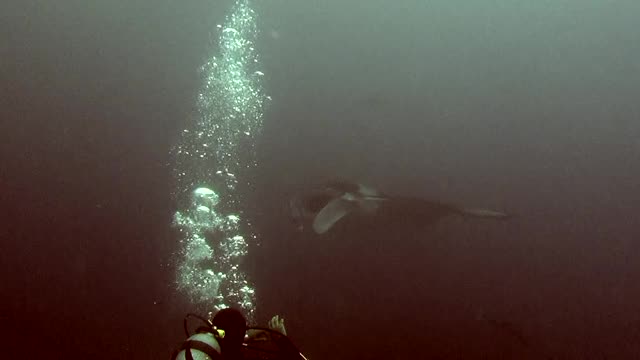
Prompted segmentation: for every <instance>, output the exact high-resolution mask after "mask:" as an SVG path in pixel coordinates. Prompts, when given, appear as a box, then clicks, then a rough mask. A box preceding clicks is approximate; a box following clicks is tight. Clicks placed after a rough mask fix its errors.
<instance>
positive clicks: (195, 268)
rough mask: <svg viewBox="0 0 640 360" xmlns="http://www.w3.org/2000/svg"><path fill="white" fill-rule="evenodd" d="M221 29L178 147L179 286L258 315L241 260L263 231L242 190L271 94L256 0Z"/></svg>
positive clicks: (197, 299)
mask: <svg viewBox="0 0 640 360" xmlns="http://www.w3.org/2000/svg"><path fill="white" fill-rule="evenodd" d="M217 28H218V29H217V33H218V35H219V39H218V40H219V47H218V54H217V55H212V56H211V57H210V58H209V60H208V61H207V62H206V63H205V64H204V65H203V66H202V68H201V69H200V70H201V74H202V77H203V85H202V90H201V91H200V92H199V94H198V99H197V111H196V114H195V117H194V119H193V121H192V123H191V124H190V125H189V128H188V129H185V130H183V132H182V137H181V139H180V141H179V143H178V145H177V146H176V147H175V148H174V155H175V158H176V168H175V175H176V178H177V191H176V195H177V200H178V204H179V210H178V211H177V212H176V213H175V219H174V223H175V225H176V227H177V228H178V229H179V230H180V243H181V251H180V256H179V258H180V260H179V263H178V264H177V271H178V274H177V285H178V289H179V290H181V291H182V292H184V293H185V294H186V296H188V297H189V299H190V300H191V301H192V303H194V305H196V306H199V307H200V306H202V307H203V308H206V309H207V310H215V309H219V308H223V307H227V306H240V307H241V308H243V309H244V310H245V315H247V317H248V318H251V317H252V316H253V313H254V311H255V299H254V289H253V287H252V286H251V284H250V282H249V281H248V279H247V277H246V274H245V273H243V272H242V270H241V268H240V266H239V265H240V263H241V261H242V258H243V257H244V256H245V255H246V254H247V244H248V243H247V242H248V241H255V240H256V235H255V234H254V233H253V232H252V229H251V224H250V223H249V222H248V221H247V219H245V218H244V216H243V208H244V207H245V202H244V196H243V193H244V194H246V193H247V191H248V190H249V186H248V185H249V184H248V176H247V175H248V174H249V172H250V171H251V170H252V169H253V168H255V166H256V155H255V140H256V137H257V136H259V134H260V131H261V128H262V120H263V109H264V106H265V102H266V100H267V99H268V97H267V96H265V95H264V93H263V91H262V87H261V78H262V75H263V73H262V72H260V71H259V70H258V67H259V62H258V56H257V54H256V51H255V48H254V41H255V39H256V36H257V26H256V14H255V12H254V10H253V9H252V8H251V6H250V1H248V0H238V1H237V2H236V3H235V5H234V6H233V8H232V10H231V12H230V13H229V15H228V16H227V17H226V20H225V23H224V24H223V25H218V26H217ZM214 45H215V44H214ZM213 47H214V48H215V46H213Z"/></svg>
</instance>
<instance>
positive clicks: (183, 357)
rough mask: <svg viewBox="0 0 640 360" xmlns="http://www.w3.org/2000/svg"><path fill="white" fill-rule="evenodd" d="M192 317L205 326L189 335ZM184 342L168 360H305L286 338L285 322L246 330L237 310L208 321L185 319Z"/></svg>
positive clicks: (278, 320) (273, 321)
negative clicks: (188, 322) (189, 321)
mask: <svg viewBox="0 0 640 360" xmlns="http://www.w3.org/2000/svg"><path fill="white" fill-rule="evenodd" d="M189 317H195V318H197V319H199V320H201V321H202V322H203V323H204V325H202V326H200V327H198V328H197V330H196V332H195V334H193V335H190V334H189V330H188V328H187V319H188V318H189ZM184 330H185V333H186V335H187V340H186V341H185V342H183V343H182V346H181V347H180V348H179V349H178V350H176V351H175V352H174V354H173V355H172V356H171V359H172V360H218V359H219V360H253V359H261V360H307V358H306V357H305V356H304V355H302V353H301V352H300V351H299V350H298V348H297V347H296V346H295V345H294V344H293V343H292V342H291V340H290V339H289V338H288V337H287V334H286V330H285V327H284V319H282V318H280V317H279V316H277V315H276V316H274V317H273V318H272V319H271V320H270V321H269V327H268V328H264V327H248V326H247V323H246V319H245V317H244V316H243V315H242V313H241V312H240V311H238V310H236V309H232V308H226V309H222V310H220V311H218V312H217V313H216V314H215V316H214V317H213V319H211V320H207V319H204V318H203V317H200V316H198V315H195V314H187V316H185V318H184Z"/></svg>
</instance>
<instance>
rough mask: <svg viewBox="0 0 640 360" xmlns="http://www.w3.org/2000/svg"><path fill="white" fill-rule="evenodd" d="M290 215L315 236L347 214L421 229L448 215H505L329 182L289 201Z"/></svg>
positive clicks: (299, 227)
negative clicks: (318, 188) (309, 227)
mask: <svg viewBox="0 0 640 360" xmlns="http://www.w3.org/2000/svg"><path fill="white" fill-rule="evenodd" d="M290 209H291V216H292V218H293V220H294V222H295V223H296V224H297V225H298V229H300V230H302V229H304V228H305V225H308V224H310V225H311V228H312V229H313V231H314V232H315V233H317V234H324V233H326V232H328V231H329V230H331V228H333V227H334V225H335V224H336V223H338V222H339V221H340V220H342V219H343V218H345V217H348V216H350V215H361V216H363V217H365V218H367V219H369V220H371V221H372V224H373V223H375V225H389V226H391V225H404V226H407V227H410V226H411V227H424V226H427V225H430V224H433V223H434V222H435V221H437V220H439V219H441V218H443V217H446V216H448V215H456V214H457V215H461V216H469V217H481V218H497V219H504V218H507V217H508V215H507V214H505V213H502V212H499V211H494V210H489V209H482V208H464V207H459V206H455V205H450V204H445V203H440V202H436V201H430V200H425V199H421V198H412V197H396V196H388V195H385V194H383V193H381V192H379V191H377V190H376V189H374V188H372V187H369V186H365V185H362V184H357V183H351V182H348V181H340V180H335V181H330V182H328V183H326V184H325V185H324V187H322V188H321V189H320V190H319V191H314V192H311V193H309V194H306V195H304V196H302V197H298V198H294V199H292V200H291V201H290Z"/></svg>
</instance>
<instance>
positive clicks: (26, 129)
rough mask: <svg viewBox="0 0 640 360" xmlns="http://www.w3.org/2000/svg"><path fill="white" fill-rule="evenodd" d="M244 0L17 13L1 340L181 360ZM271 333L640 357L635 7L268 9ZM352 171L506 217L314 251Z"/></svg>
mask: <svg viewBox="0 0 640 360" xmlns="http://www.w3.org/2000/svg"><path fill="white" fill-rule="evenodd" d="M230 4H231V3H230V2H205V1H193V2H191V1H184V2H178V1H168V0H161V1H156V2H151V1H148V0H145V1H108V2H107V1H103V2H87V1H71V0H64V1H56V2H49V1H8V2H7V1H5V2H3V3H2V5H0V20H1V21H0V30H1V31H0V39H1V40H0V80H1V82H0V83H1V84H2V86H1V87H0V138H1V141H0V161H1V166H0V202H1V204H0V209H1V210H0V211H1V212H0V214H1V215H0V216H1V217H0V220H1V221H2V226H0V239H1V242H0V246H1V247H0V273H1V274H2V279H1V281H0V303H1V307H0V324H1V326H0V331H1V332H2V336H1V337H0V339H1V340H0V344H2V345H3V346H2V349H3V351H4V352H5V353H6V354H7V356H9V355H21V356H28V357H31V356H35V355H47V356H49V357H51V358H62V357H63V356H74V357H82V356H85V357H88V356H91V357H92V358H98V359H100V358H105V359H106V358H113V357H124V356H127V357H132V358H143V359H153V358H166V357H168V354H169V352H170V351H171V349H172V348H173V347H175V346H176V345H177V344H178V343H179V342H180V341H181V340H182V334H181V323H180V320H181V317H182V315H183V313H184V312H186V311H188V310H189V305H188V304H186V303H184V301H182V300H181V299H180V298H179V297H177V296H176V295H175V294H174V293H173V292H172V290H171V289H172V286H173V285H172V284H173V280H174V269H173V268H172V266H171V254H172V252H173V251H175V250H176V248H177V244H176V240H175V239H176V236H175V234H174V233H173V232H172V230H171V228H170V221H171V216H172V213H173V211H174V210H175V207H174V204H173V203H172V199H171V192H172V190H173V189H172V180H171V171H172V167H171V158H170V156H169V154H168V149H169V147H170V146H171V144H172V143H173V142H174V141H175V139H176V135H177V134H178V132H179V130H180V129H181V128H182V127H183V126H184V124H185V119H187V118H188V114H189V113H190V111H192V109H193V106H194V105H193V104H194V97H195V93H196V91H197V89H198V82H199V78H198V74H197V73H196V71H195V70H196V69H197V67H198V66H199V65H200V64H201V63H202V61H203V60H204V58H205V56H206V55H207V53H208V49H207V47H206V46H205V44H206V43H207V41H208V40H209V38H210V37H211V34H210V33H211V31H212V29H213V25H215V24H217V23H220V22H222V20H223V18H224V13H225V12H226V11H227V10H228V8H229V6H230ZM256 8H257V10H258V11H259V14H260V17H259V19H260V22H261V23H260V27H261V29H262V31H263V34H262V37H261V40H260V43H259V46H258V47H259V50H260V51H261V54H262V60H263V64H264V72H265V73H266V91H267V93H268V94H270V95H271V96H272V97H273V99H274V100H273V103H272V105H271V108H270V110H269V112H268V113H267V114H266V117H265V129H264V136H263V137H262V141H261V143H260V144H259V146H260V149H261V153H260V157H261V166H260V168H259V169H258V170H257V172H256V180H255V183H256V191H255V193H254V194H252V195H251V196H254V197H255V201H254V202H252V203H251V204H250V205H249V206H250V210H249V212H250V214H252V216H254V217H255V222H256V224H257V227H258V231H259V232H260V233H261V234H262V246H261V247H260V248H257V249H254V251H253V252H252V255H251V257H250V258H249V263H248V268H249V270H250V271H251V273H252V276H253V278H254V279H255V282H256V288H257V291H258V296H259V303H258V306H259V307H258V310H259V318H260V320H261V321H265V320H266V319H267V318H268V317H270V316H271V315H272V314H274V313H278V314H281V315H283V316H284V317H285V318H286V319H287V320H286V321H287V325H288V329H289V332H290V334H291V336H292V338H293V339H294V340H295V341H296V343H298V345H299V346H300V347H301V348H302V349H303V350H304V351H305V352H306V353H307V354H308V355H309V356H310V357H311V358H312V359H321V358H328V357H332V358H338V359H347V358H352V357H354V356H358V357H360V358H407V357H409V356H412V355H413V356H414V357H417V358H438V359H450V358H532V359H535V358H544V356H545V354H547V355H549V356H551V357H553V358H566V359H569V358H571V359H588V358H592V359H604V358H607V359H631V358H638V357H640V346H639V345H638V344H639V343H640V305H639V304H640V285H638V279H639V277H640V259H639V257H638V252H639V250H640V245H639V242H638V239H639V238H640V236H639V235H640V234H639V231H638V230H637V228H638V224H639V222H640V221H639V215H638V214H640V200H639V199H640V188H639V187H640V185H638V184H639V180H638V179H639V178H640V177H639V176H640V166H639V163H640V162H639V160H640V142H639V140H638V139H639V137H638V134H640V102H638V94H639V93H640V62H638V59H639V58H640V32H638V31H637V24H636V23H637V21H636V20H637V19H638V18H639V17H640V3H637V2H635V1H631V0H628V1H582V0H581V1H578V0H566V1H536V2H516V1H482V2H478V1H460V2H452V1H430V2H427V1H402V2H393V3H392V2H388V1H382V0H378V1H366V2H365V1H330V2H324V5H317V4H316V2H313V4H312V2H301V1H300V2H294V1H282V0H281V1H264V2H259V3H258V4H257V7H256ZM335 175H340V176H343V177H350V178H354V179H356V180H362V181H366V182H368V183H371V184H375V185H378V186H379V187H381V188H382V189H384V190H386V191H392V192H396V193H400V194H403V195H411V194H415V195H417V196H424V197H431V198H436V199H442V200H450V201H453V202H458V203H463V204H469V205H477V206H487V207H492V208H497V209H501V210H505V211H508V212H511V213H514V214H516V216H515V217H514V218H513V220H511V221H509V222H506V223H493V222H485V221H482V222H476V221H464V220H460V219H447V220H445V221H443V222H441V223H440V224H438V225H437V226H435V227H434V228H433V229H432V230H431V231H429V232H427V233H425V234H412V233H408V234H394V233H388V232H387V233H384V232H382V233H380V232H376V233H372V232H370V231H366V230H365V231H363V232H362V233H358V234H353V233H339V234H335V235H333V236H329V237H327V238H326V239H323V240H320V239H317V238H314V237H310V236H305V235H300V234H296V233H295V232H293V231H292V229H291V228H290V224H289V223H288V221H287V219H286V213H285V208H284V206H283V205H285V204H286V199H287V198H288V196H290V195H291V194H292V193H293V192H295V191H298V190H300V189H301V188H302V187H303V186H304V185H305V184H312V183H315V182H317V181H321V180H322V179H325V178H327V177H331V176H335Z"/></svg>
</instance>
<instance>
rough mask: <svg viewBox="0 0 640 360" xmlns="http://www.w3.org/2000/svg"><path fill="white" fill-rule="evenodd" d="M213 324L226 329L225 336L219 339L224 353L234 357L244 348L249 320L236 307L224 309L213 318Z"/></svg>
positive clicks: (226, 355) (225, 355)
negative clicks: (243, 343)
mask: <svg viewBox="0 0 640 360" xmlns="http://www.w3.org/2000/svg"><path fill="white" fill-rule="evenodd" d="M211 323H212V324H213V326H215V327H216V328H217V329H221V330H224V337H222V338H221V339H219V340H218V341H219V342H220V347H221V348H222V355H223V356H224V357H228V358H234V357H235V355H236V354H238V353H239V352H240V350H241V349H242V342H243V341H244V335H245V332H246V331H247V321H246V319H245V318H244V316H243V315H242V313H241V312H240V311H238V310H236V309H232V308H227V309H222V310H220V311H218V312H217V313H216V315H215V316H214V317H213V319H212V320H211Z"/></svg>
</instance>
